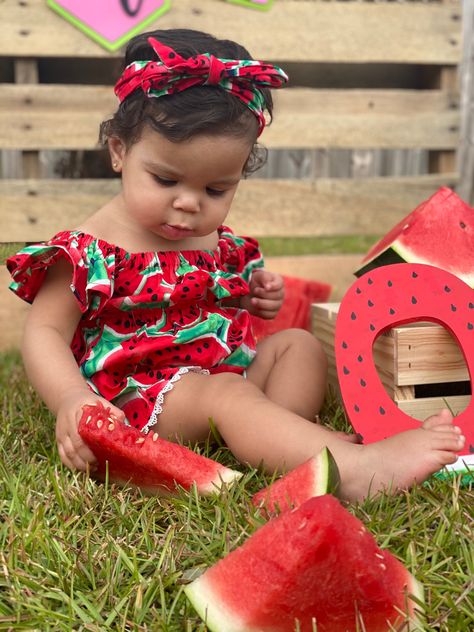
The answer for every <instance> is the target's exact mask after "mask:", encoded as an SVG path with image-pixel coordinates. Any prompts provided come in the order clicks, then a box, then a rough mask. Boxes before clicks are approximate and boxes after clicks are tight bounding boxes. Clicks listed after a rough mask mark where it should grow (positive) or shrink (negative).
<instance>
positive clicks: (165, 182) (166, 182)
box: [153, 174, 176, 187]
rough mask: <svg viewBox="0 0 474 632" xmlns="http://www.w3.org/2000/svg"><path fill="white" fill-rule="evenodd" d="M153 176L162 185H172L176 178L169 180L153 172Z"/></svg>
mask: <svg viewBox="0 0 474 632" xmlns="http://www.w3.org/2000/svg"><path fill="white" fill-rule="evenodd" d="M153 178H154V179H155V180H156V182H158V184H161V185H162V186H164V187H172V186H174V185H175V184H176V180H169V179H168V178H162V177H161V176H157V175H156V174H153Z"/></svg>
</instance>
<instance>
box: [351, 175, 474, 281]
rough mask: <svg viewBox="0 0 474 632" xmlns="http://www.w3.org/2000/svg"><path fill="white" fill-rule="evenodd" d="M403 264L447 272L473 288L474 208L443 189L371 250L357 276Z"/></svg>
mask: <svg viewBox="0 0 474 632" xmlns="http://www.w3.org/2000/svg"><path fill="white" fill-rule="evenodd" d="M403 262H408V263H427V264H430V265H433V266H436V267H438V268H442V269H444V270H448V272H451V273H452V274H455V275H456V276H458V277H459V278H461V279H462V280H463V281H465V282H466V283H467V284H468V285H470V286H471V287H474V209H473V208H472V207H470V206H469V205H468V204H466V203H465V202H463V200H462V199H461V198H460V197H459V196H458V195H456V193H454V191H451V189H448V188H447V187H442V188H441V189H439V190H438V191H437V192H436V193H435V194H434V195H432V196H431V197H430V198H429V199H428V200H426V201H425V202H423V203H422V204H420V205H419V206H418V207H417V208H416V209H415V210H414V211H412V212H411V213H410V214H409V215H407V216H406V217H405V218H404V219H402V221H401V222H400V223H398V224H397V225H396V226H395V227H394V228H392V230H391V231H390V232H389V233H387V234H386V235H385V237H383V238H382V239H381V240H380V241H379V242H378V243H377V244H375V246H373V247H372V248H371V249H370V250H369V252H368V253H367V255H366V257H365V258H364V259H363V260H362V265H361V267H360V268H359V269H358V270H357V271H356V275H357V276H362V274H364V273H365V272H368V271H369V270H373V269H374V268H377V267H379V266H382V265H387V264H391V263H403Z"/></svg>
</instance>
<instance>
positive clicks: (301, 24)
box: [0, 0, 463, 349]
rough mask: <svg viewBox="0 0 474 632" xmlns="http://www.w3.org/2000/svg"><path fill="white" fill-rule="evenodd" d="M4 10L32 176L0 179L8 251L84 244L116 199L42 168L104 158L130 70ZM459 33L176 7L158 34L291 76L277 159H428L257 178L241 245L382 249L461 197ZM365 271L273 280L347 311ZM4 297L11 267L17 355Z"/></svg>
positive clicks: (313, 6)
mask: <svg viewBox="0 0 474 632" xmlns="http://www.w3.org/2000/svg"><path fill="white" fill-rule="evenodd" d="M197 6H198V8H197ZM1 7H2V11H1V16H2V26H3V29H2V37H1V38H0V149H8V150H13V151H19V152H21V160H20V163H21V166H22V174H21V175H20V176H19V177H18V178H16V179H3V180H1V179H0V225H1V226H2V231H1V236H0V241H1V242H4V243H5V242H14V243H16V242H28V241H39V240H44V239H47V238H49V237H50V236H51V235H52V234H54V233H55V232H56V231H58V230H61V229H68V228H74V227H75V226H76V225H77V224H79V223H80V222H81V221H82V220H83V219H84V217H86V216H88V215H89V214H90V213H91V212H92V211H93V210H94V209H95V208H97V207H98V206H99V205H100V204H102V203H103V202H104V201H105V200H107V199H108V198H109V197H110V196H111V195H112V194H113V192H115V191H116V190H117V188H118V186H119V183H118V181H117V180H112V179H108V178H105V177H101V178H97V179H89V178H86V177H80V178H73V177H68V178H65V179H57V178H47V177H44V173H43V172H42V162H41V159H42V158H43V157H44V155H45V152H49V151H57V150H68V151H69V150H75V151H78V152H80V151H87V152H97V149H98V147H97V135H98V124H99V122H100V121H101V120H103V119H104V118H107V117H108V116H109V115H110V114H111V113H112V111H113V110H114V108H115V105H116V103H115V99H114V97H113V93H112V86H113V83H114V80H115V78H116V76H117V72H116V65H117V60H118V57H119V56H120V55H119V53H109V52H108V51H106V50H104V49H103V48H101V47H100V46H99V45H98V44H97V43H96V42H94V41H93V40H91V39H89V38H88V37H87V36H86V35H85V34H84V33H82V32H81V31H79V30H78V29H77V28H75V27H74V26H73V25H72V24H69V23H67V22H66V21H65V20H63V19H62V18H61V17H60V16H59V15H57V14H56V13H55V12H53V11H51V10H50V9H49V8H48V6H47V3H46V2H45V0H28V2H19V1H18V0H3V2H2V3H1ZM462 26H463V25H462V15H461V7H460V5H459V3H458V2H451V1H449V0H443V1H442V2H436V3H432V2H431V3H426V2H410V3H406V2H404V3H402V2H395V3H394V2H376V3H368V2H336V1H332V2H320V1H318V0H285V2H283V1H282V2H275V3H274V5H273V6H272V9H271V10H270V11H268V12H259V11H253V12H252V11H251V10H249V9H245V8H243V7H241V6H238V5H232V4H229V3H225V2H218V1H216V0H201V1H200V2H199V3H196V2H195V0H179V2H173V3H172V7H171V9H170V11H169V12H167V13H166V14H165V15H163V16H161V17H160V18H159V19H158V20H156V22H155V23H153V24H151V25H149V27H147V28H149V29H153V28H170V27H178V28H195V29H202V30H204V31H208V32H212V33H214V34H215V35H217V36H218V37H227V38H231V39H236V40H238V41H239V42H242V43H243V44H244V45H246V46H247V47H248V48H249V50H250V51H251V52H252V54H253V56H254V57H256V58H260V59H264V60H270V61H272V62H274V63H277V64H280V65H281V66H283V67H284V68H285V69H287V70H288V72H289V74H290V76H291V88H290V89H288V90H284V91H281V92H278V91H277V92H276V94H275V103H276V107H275V120H274V123H273V125H272V126H270V127H269V128H268V129H267V130H265V134H264V136H263V137H262V142H263V143H264V144H265V145H266V146H267V147H268V148H269V149H270V150H286V151H290V150H299V149H307V150H311V151H314V152H321V153H323V154H324V155H326V156H329V155H330V152H331V151H342V152H346V151H347V152H348V156H349V155H351V156H352V155H356V154H357V152H361V155H362V154H364V152H370V151H372V152H377V151H380V152H382V151H388V152H395V151H405V150H406V151H411V150H414V151H419V152H426V153H428V155H429V173H425V174H422V175H415V174H414V175H410V176H405V177H399V176H386V177H382V176H380V177H364V178H361V177H357V178H356V177H354V178H339V177H321V178H318V179H313V180H301V179H290V178H284V179H283V178H282V179H265V178H263V177H252V178H250V179H248V180H245V181H244V182H242V184H241V186H240V187H239V190H238V192H237V195H236V198H235V202H234V205H233V208H232V211H231V215H230V217H229V224H230V225H231V226H232V227H233V228H234V229H235V231H236V232H237V233H241V234H251V235H254V236H256V237H289V236H295V237H306V236H312V237H333V236H338V237H340V236H347V235H368V234H371V235H372V234H374V233H375V234H379V235H382V234H383V233H385V232H386V231H388V230H389V229H390V228H391V227H392V226H393V225H394V224H396V223H397V222H398V221H399V220H400V219H401V218H402V217H403V216H404V215H406V214H407V213H408V212H409V211H410V210H412V209H413V208H414V207H415V206H416V205H417V204H418V203H419V202H421V201H422V200H424V199H426V198H427V197H428V196H430V195H432V194H433V193H434V192H435V190H436V189H437V188H438V187H439V186H442V185H447V186H451V187H455V186H456V184H457V182H458V180H459V178H458V169H457V166H456V152H457V149H458V146H459V139H460V125H461V116H460V115H461V110H460V102H461V101H460V92H459V84H458V69H459V66H460V62H461V60H462V51H463V46H462ZM355 75H357V77H358V81H357V82H354V76H355ZM350 152H355V153H354V154H351V153H350ZM94 155H96V153H95V154H94ZM358 175H360V174H358ZM360 259H361V255H338V254H336V255H331V256H328V255H325V256H318V255H314V256H309V255H308V256H305V257H277V258H272V259H270V260H269V261H267V265H268V267H269V268H272V269H274V270H275V271H278V272H283V273H287V274H293V275H298V276H301V277H304V278H310V279H319V280H322V281H325V282H328V283H330V284H332V285H333V286H334V293H333V300H340V298H341V297H342V295H343V294H344V291H345V290H346V289H347V287H348V285H349V284H350V281H351V274H352V271H353V270H354V269H355V268H356V267H357V265H358V263H359V262H360ZM7 282H8V275H7V273H6V270H5V268H4V267H0V318H1V327H0V349H5V348H8V347H16V346H17V345H18V343H19V339H20V335H21V330H22V325H23V321H24V318H25V315H26V313H27V307H26V306H25V305H22V304H21V303H20V301H19V299H16V298H15V297H14V296H13V295H11V293H10V292H9V291H8V290H7Z"/></svg>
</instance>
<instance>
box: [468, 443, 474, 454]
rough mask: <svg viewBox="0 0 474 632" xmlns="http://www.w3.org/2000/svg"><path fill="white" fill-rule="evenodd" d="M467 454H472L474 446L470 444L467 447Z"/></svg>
mask: <svg viewBox="0 0 474 632" xmlns="http://www.w3.org/2000/svg"><path fill="white" fill-rule="evenodd" d="M469 452H470V453H471V454H474V445H472V443H471V444H470V445H469Z"/></svg>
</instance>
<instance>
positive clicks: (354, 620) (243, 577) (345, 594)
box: [185, 495, 422, 632]
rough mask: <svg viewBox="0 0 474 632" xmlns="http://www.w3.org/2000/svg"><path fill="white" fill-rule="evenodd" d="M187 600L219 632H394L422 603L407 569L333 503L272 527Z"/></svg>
mask: <svg viewBox="0 0 474 632" xmlns="http://www.w3.org/2000/svg"><path fill="white" fill-rule="evenodd" d="M185 593H186V595H187V597H188V599H189V600H190V601H191V603H192V604H193V606H194V608H195V609H196V611H197V612H198V614H199V616H200V617H201V618H202V619H203V620H204V621H205V623H206V624H207V626H208V629H209V630H213V631H214V632H216V631H218V632H294V631H295V630H300V632H312V631H313V630H316V629H317V630H318V632H356V631H361V630H365V631H366V632H388V631H389V630H392V631H393V630H401V629H403V628H404V627H405V625H406V623H407V622H408V621H410V620H411V621H413V620H415V619H416V618H417V612H416V611H415V607H416V603H415V601H414V599H412V597H411V595H413V596H415V597H416V599H417V601H419V602H422V589H421V587H420V585H419V584H418V582H417V581H416V580H415V579H414V578H413V576H412V575H411V574H410V573H409V572H408V570H407V569H406V568H405V567H404V566H403V564H402V563H401V562H400V561H399V560H398V559H397V558H395V557H394V556H393V555H392V554H391V553H390V552H389V551H386V550H381V549H380V548H379V547H378V546H377V544H376V542H375V540H374V538H373V536H372V535H371V534H370V533H369V532H368V531H367V529H366V528H365V527H364V525H363V524H362V522H361V521H360V520H359V519H357V518H356V517H355V516H353V515H352V514H351V513H349V511H347V510H346V509H344V507H343V506H342V505H341V504H340V503H339V501H338V500H337V499H335V498H334V496H331V495H325V496H318V497H315V498H311V499H310V500H308V501H306V502H305V503H304V504H303V505H301V507H299V508H298V509H294V510H293V511H287V512H285V513H283V514H281V515H280V516H278V517H277V518H274V519H272V520H270V521H269V522H267V523H266V524H265V525H264V526H263V527H261V528H260V529H258V531H256V532H255V533H254V534H253V535H252V536H251V537H250V538H249V539H248V540H247V541H246V542H245V543H244V544H243V545H241V546H240V547H239V548H237V549H235V550H234V551H232V552H231V553H230V554H229V555H227V556H226V557H224V558H223V559H222V560H220V561H219V562H217V564H215V565H214V566H212V567H210V568H209V569H208V570H207V571H205V572H204V573H203V574H202V575H201V576H200V577H198V579H196V580H194V581H193V582H192V583H190V584H189V585H188V586H187V587H186V588H185ZM298 626H299V627H298Z"/></svg>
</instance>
